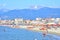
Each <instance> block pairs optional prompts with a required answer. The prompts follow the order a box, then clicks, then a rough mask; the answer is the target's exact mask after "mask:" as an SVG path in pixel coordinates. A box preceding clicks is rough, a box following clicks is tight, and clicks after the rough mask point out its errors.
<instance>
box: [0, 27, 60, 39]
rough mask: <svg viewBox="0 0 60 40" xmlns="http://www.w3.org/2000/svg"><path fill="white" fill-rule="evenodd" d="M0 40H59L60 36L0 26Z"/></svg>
mask: <svg viewBox="0 0 60 40" xmlns="http://www.w3.org/2000/svg"><path fill="white" fill-rule="evenodd" d="M0 40H60V36H57V35H53V34H47V35H46V36H43V33H42V32H35V31H31V30H27V29H20V28H10V27H7V26H0Z"/></svg>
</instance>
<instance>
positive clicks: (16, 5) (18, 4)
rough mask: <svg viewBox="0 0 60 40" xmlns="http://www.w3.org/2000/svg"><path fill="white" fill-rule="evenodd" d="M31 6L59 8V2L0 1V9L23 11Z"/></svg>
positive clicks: (35, 0) (59, 0)
mask: <svg viewBox="0 0 60 40" xmlns="http://www.w3.org/2000/svg"><path fill="white" fill-rule="evenodd" d="M31 6H44V7H53V8H60V0H0V8H7V9H24V8H30V7H31Z"/></svg>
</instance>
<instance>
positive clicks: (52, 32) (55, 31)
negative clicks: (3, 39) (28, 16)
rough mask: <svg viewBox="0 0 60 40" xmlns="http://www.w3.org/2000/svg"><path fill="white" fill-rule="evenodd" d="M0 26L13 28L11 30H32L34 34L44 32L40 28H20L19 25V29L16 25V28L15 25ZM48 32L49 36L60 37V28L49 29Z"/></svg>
mask: <svg viewBox="0 0 60 40" xmlns="http://www.w3.org/2000/svg"><path fill="white" fill-rule="evenodd" d="M0 26H8V27H11V28H19V29H26V30H30V31H33V32H44V31H43V30H40V29H39V28H38V27H36V28H27V27H26V26H23V27H21V26H18V25H17V26H18V27H15V26H16V25H14V27H13V25H0ZM47 31H48V33H47V34H53V35H58V36H60V28H58V29H54V28H52V29H48V30H47ZM45 32H46V31H45Z"/></svg>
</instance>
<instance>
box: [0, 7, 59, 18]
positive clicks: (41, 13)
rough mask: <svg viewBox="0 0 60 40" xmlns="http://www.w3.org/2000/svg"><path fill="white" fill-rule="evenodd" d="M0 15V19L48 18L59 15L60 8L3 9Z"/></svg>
mask: <svg viewBox="0 0 60 40" xmlns="http://www.w3.org/2000/svg"><path fill="white" fill-rule="evenodd" d="M4 10H5V9H4ZM0 17H1V18H2V19H14V18H23V19H35V18H37V17H41V18H48V17H53V18H56V17H60V8H48V7H44V8H40V9H14V10H8V11H6V12H5V11H3V10H0Z"/></svg>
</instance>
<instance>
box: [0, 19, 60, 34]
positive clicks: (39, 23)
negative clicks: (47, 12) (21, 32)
mask: <svg viewBox="0 0 60 40" xmlns="http://www.w3.org/2000/svg"><path fill="white" fill-rule="evenodd" d="M0 26H8V27H12V28H24V29H29V30H34V31H41V30H40V29H41V28H42V27H44V28H47V30H48V32H50V33H58V34H59V35H60V32H59V31H60V18H36V19H35V20H29V19H28V20H24V19H23V18H16V19H14V20H1V19H0Z"/></svg>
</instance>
